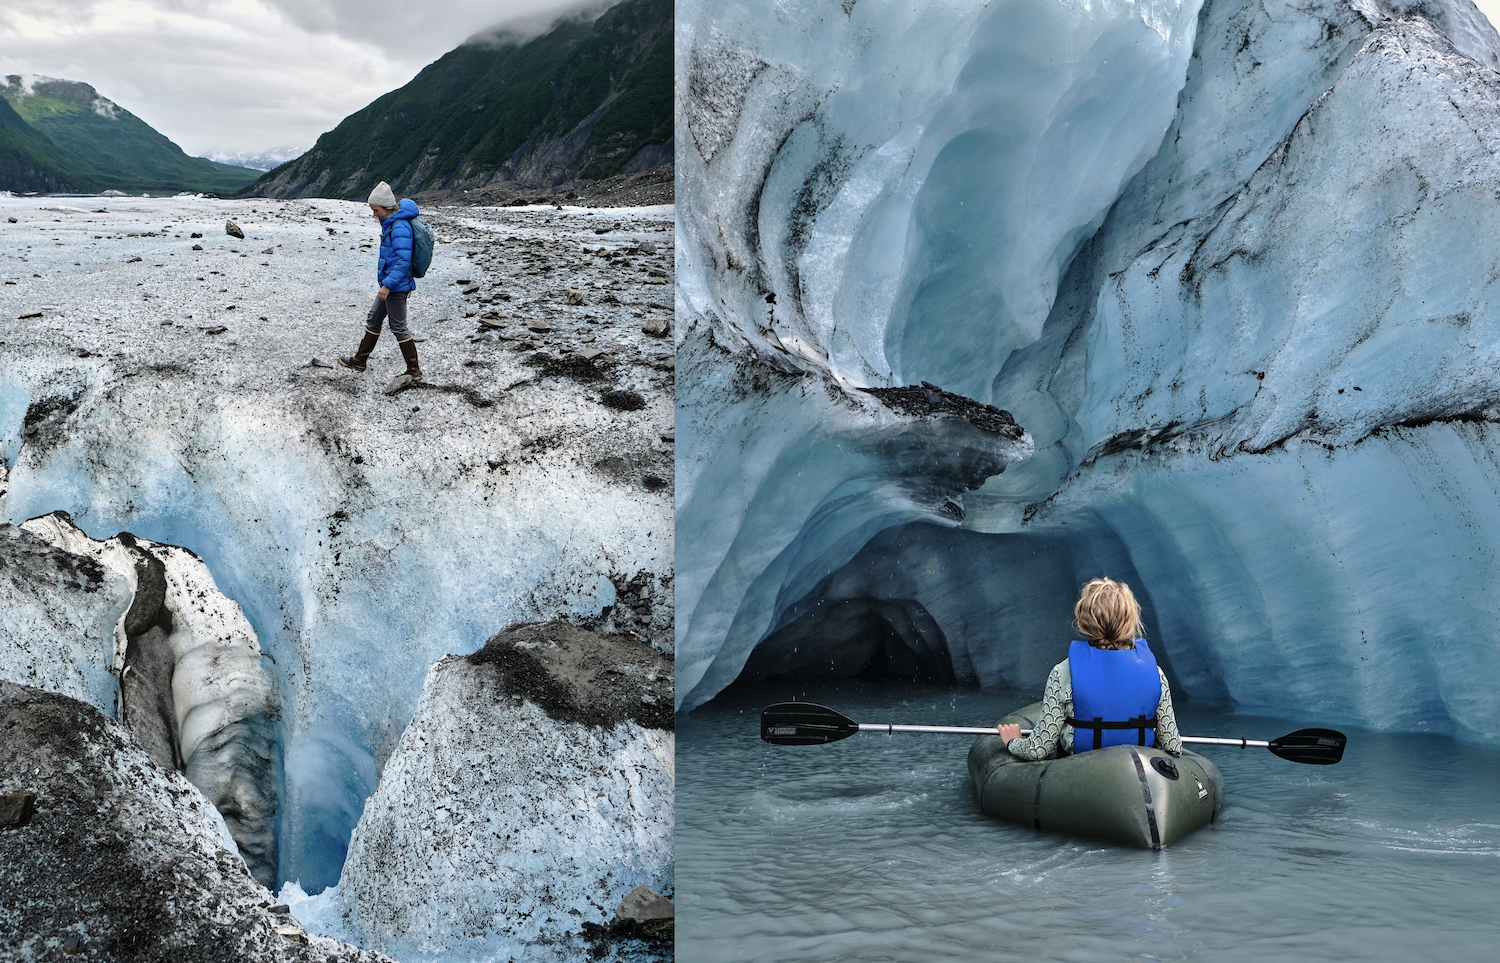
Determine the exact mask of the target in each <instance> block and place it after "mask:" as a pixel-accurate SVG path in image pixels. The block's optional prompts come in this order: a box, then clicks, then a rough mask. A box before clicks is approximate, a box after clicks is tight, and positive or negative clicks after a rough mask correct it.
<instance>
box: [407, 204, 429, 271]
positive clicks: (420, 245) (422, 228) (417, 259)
mask: <svg viewBox="0 0 1500 963" xmlns="http://www.w3.org/2000/svg"><path fill="white" fill-rule="evenodd" d="M431 266H432V228H430V227H428V226H427V222H426V221H424V220H422V219H421V218H420V217H414V218H412V219H411V276H412V277H414V278H420V277H426V276H427V269H428V268H429V267H431Z"/></svg>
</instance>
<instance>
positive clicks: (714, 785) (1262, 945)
mask: <svg viewBox="0 0 1500 963" xmlns="http://www.w3.org/2000/svg"><path fill="white" fill-rule="evenodd" d="M1038 697H1039V693H1034V692H1033V693H1027V692H1008V691H1002V690H995V689H986V690H976V689H947V688H910V687H890V686H872V685H868V684H863V685H858V686H854V685H847V684H846V685H843V686H840V687H833V686H832V685H827V686H824V687H821V688H819V687H814V686H811V685H780V686H777V685H766V686H759V687H753V688H752V687H735V688H731V689H729V690H728V691H726V692H725V693H723V694H721V695H720V696H719V697H717V698H715V699H714V700H713V701H711V702H709V703H708V704H706V705H704V706H702V707H700V708H698V709H696V710H694V711H693V712H691V713H688V714H685V715H683V716H680V717H679V720H678V729H677V734H678V739H679V742H678V754H677V760H678V766H677V774H678V780H679V781H678V793H677V880H678V890H677V891H678V896H679V899H680V902H679V904H678V929H677V949H678V953H679V954H680V956H681V958H682V959H684V960H692V961H694V963H710V961H730V960H733V961H766V963H792V961H818V963H830V961H837V960H851V961H856V960H857V961H861V963H876V961H912V963H932V961H937V960H959V959H963V960H1059V961H1078V963H1088V961H1096V960H1101V961H1102V960H1111V961H1113V960H1121V959H1141V960H1212V961H1215V963H1232V961H1246V963H1252V961H1253V963H1263V961H1268V960H1297V961H1322V960H1328V961H1334V960H1338V961H1345V960H1349V961H1361V960H1380V961H1393V960H1403V961H1404V960H1416V959H1441V960H1445V961H1468V960H1481V959H1482V960H1493V959H1494V958H1495V954H1496V943H1497V935H1500V934H1497V928H1496V924H1495V922H1494V920H1495V917H1494V911H1493V900H1494V895H1495V888H1494V887H1495V881H1496V878H1497V873H1500V755H1497V754H1496V753H1495V752H1494V751H1492V750H1486V749H1480V748H1476V747H1472V746H1468V745H1463V744H1460V743H1456V742H1454V741H1453V740H1452V739H1449V738H1446V737H1442V736H1428V735H1400V734H1384V733H1379V732H1370V731H1361V730H1358V729H1354V728H1351V727H1349V726H1346V725H1341V724H1339V723H1338V721H1337V720H1333V719H1323V718H1317V717H1315V715H1314V714H1311V713H1310V714H1309V715H1308V716H1307V717H1305V718H1299V719H1289V718H1271V717H1265V716H1249V715H1237V714H1233V713H1230V712H1227V711H1224V710H1219V709H1212V708H1200V707H1197V706H1194V705H1192V704H1191V703H1186V702H1183V701H1181V700H1182V696H1181V695H1180V694H1179V695H1178V699H1179V704H1178V708H1177V717H1178V721H1179V725H1180V728H1181V730H1182V732H1183V733H1184V734H1185V735H1200V736H1201V735H1225V736H1245V737H1248V738H1262V739H1267V738H1274V737H1276V736H1280V735H1283V734H1285V733H1287V732H1290V731H1292V730H1295V729H1299V728H1303V727H1307V726H1327V727H1329V728H1337V729H1340V730H1342V731H1344V732H1346V733H1347V734H1348V736H1349V745H1348V749H1347V751H1346V753H1345V755H1344V759H1343V761H1342V762H1341V763H1339V764H1338V765H1334V766H1308V765H1299V764H1297V763H1293V762H1289V761H1285V760H1282V759H1279V758H1277V757H1275V756H1274V755H1272V754H1271V753H1270V752H1268V751H1267V750H1265V749H1239V748H1229V747H1199V749H1200V751H1202V752H1203V753H1204V754H1205V755H1207V756H1209V757H1210V758H1212V760H1213V761H1214V762H1215V763H1216V764H1217V765H1218V767H1219V769H1220V770H1221V771H1222V773H1223V774H1224V781H1225V803H1224V808H1223V810H1222V812H1221V813H1220V814H1219V817H1218V820H1217V822H1216V823H1215V824H1214V825H1212V826H1209V827H1208V828H1206V829H1204V830H1201V831H1199V832H1198V833H1196V834H1194V835H1192V836H1189V837H1188V838H1186V839H1184V840H1182V841H1181V842H1179V843H1177V844H1176V845H1174V846H1172V847H1170V848H1169V849H1166V850H1163V851H1161V852H1150V851H1145V850H1135V849H1127V848H1123V847H1119V846H1114V845H1109V844H1103V843H1097V842H1092V841H1089V840H1085V839H1077V838H1070V837H1065V836H1056V835H1049V834H1044V833H1037V832H1035V831H1033V830H1031V829H1029V828H1025V827H1021V826H1016V825H1012V824H1009V823H1005V822H1001V821H1000V820H997V819H994V818H991V817H989V816H986V815H984V814H983V813H981V812H980V811H979V806H978V804H977V802H976V800H975V794H974V789H973V786H972V785H971V783H970V780H969V774H968V770H967V767H966V758H967V753H968V749H969V745H970V744H971V742H972V738H971V737H968V736H949V735H926V734H904V735H903V734H897V735H893V736H887V735H877V734H870V733H861V734H859V735H856V736H853V737H851V738H849V739H845V740H844V741H842V742H838V743H833V744H830V745H826V746H808V747H782V746H772V745H768V744H766V743H764V742H762V741H761V740H760V738H759V725H758V724H759V713H760V709H761V708H762V707H764V706H766V705H769V704H771V703H774V702H781V701H788V700H792V699H797V700H801V701H808V702H816V703H820V704H822V705H827V706H830V707H831V708H835V709H838V710H840V711H842V712H844V713H845V714H846V715H849V716H851V717H852V718H854V719H855V720H857V721H860V722H893V723H917V724H936V725H970V726H973V725H987V724H990V723H992V722H993V721H994V720H995V719H997V718H999V717H1000V716H1001V715H1004V714H1005V713H1006V712H1007V711H1009V710H1011V709H1013V708H1016V707H1018V706H1021V705H1024V704H1026V703H1028V702H1031V701H1034V700H1035V699H1036V698H1038Z"/></svg>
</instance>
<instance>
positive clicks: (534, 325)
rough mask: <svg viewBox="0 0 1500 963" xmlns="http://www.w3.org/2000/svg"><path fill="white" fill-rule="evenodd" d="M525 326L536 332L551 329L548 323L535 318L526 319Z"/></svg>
mask: <svg viewBox="0 0 1500 963" xmlns="http://www.w3.org/2000/svg"><path fill="white" fill-rule="evenodd" d="M526 327H528V328H530V329H531V330H532V331H536V332H538V333H542V332H546V331H551V330H552V325H550V324H548V323H547V322H546V321H540V320H536V319H533V320H531V321H527V322H526Z"/></svg>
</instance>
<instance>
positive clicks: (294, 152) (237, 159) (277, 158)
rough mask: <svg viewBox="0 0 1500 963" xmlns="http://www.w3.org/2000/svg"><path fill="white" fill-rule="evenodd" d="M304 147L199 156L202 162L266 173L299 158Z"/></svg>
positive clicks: (215, 152) (212, 152) (211, 153)
mask: <svg viewBox="0 0 1500 963" xmlns="http://www.w3.org/2000/svg"><path fill="white" fill-rule="evenodd" d="M306 150H307V148H305V147H277V148H273V149H272V150H266V151H258V152H257V151H209V152H208V153H207V154H202V155H199V156H201V157H202V158H203V159H204V160H211V161H213V162H215V163H217V164H229V165H230V166H232V167H248V168H250V169H251V170H253V171H268V170H273V169H275V168H277V167H280V166H281V165H282V164H285V163H286V162H287V161H289V160H295V159H296V158H298V157H301V156H302V154H303V153H304V152H305V151H306Z"/></svg>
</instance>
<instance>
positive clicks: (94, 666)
mask: <svg viewBox="0 0 1500 963" xmlns="http://www.w3.org/2000/svg"><path fill="white" fill-rule="evenodd" d="M0 473H3V469H0ZM131 596H132V591H131V587H130V585H129V584H128V583H127V582H126V580H125V578H124V577H122V576H121V575H119V574H118V573H116V572H113V571H111V570H109V569H108V568H105V567H104V566H102V565H99V564H98V563H97V562H95V561H93V560H92V559H85V558H80V557H79V556H77V555H75V554H73V553H71V552H66V551H63V550H61V549H58V548H54V547H53V546H52V545H50V544H49V543H48V542H46V541H45V540H43V539H41V538H39V537H37V536H35V535H32V534H31V533H29V532H27V531H24V530H22V529H20V528H18V527H16V526H14V525H0V679H5V680H6V681H8V682H15V683H18V684H20V685H30V686H36V687H38V688H41V689H46V690H47V691H49V692H56V693H59V694H61V695H65V696H68V697H69V698H73V699H77V700H79V701H80V702H84V703H87V704H88V705H91V706H93V707H94V708H95V709H98V710H99V711H100V712H103V713H104V714H105V715H107V716H110V717H114V716H115V715H116V699H117V696H118V687H117V686H116V685H115V677H114V675H113V674H112V673H111V671H110V670H111V669H112V668H113V666H114V651H113V648H112V646H111V645H110V639H111V638H112V637H113V634H114V631H115V626H116V625H117V624H118V623H119V621H120V620H121V619H122V618H124V616H125V612H126V610H127V609H129V608H130V603H131Z"/></svg>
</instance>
